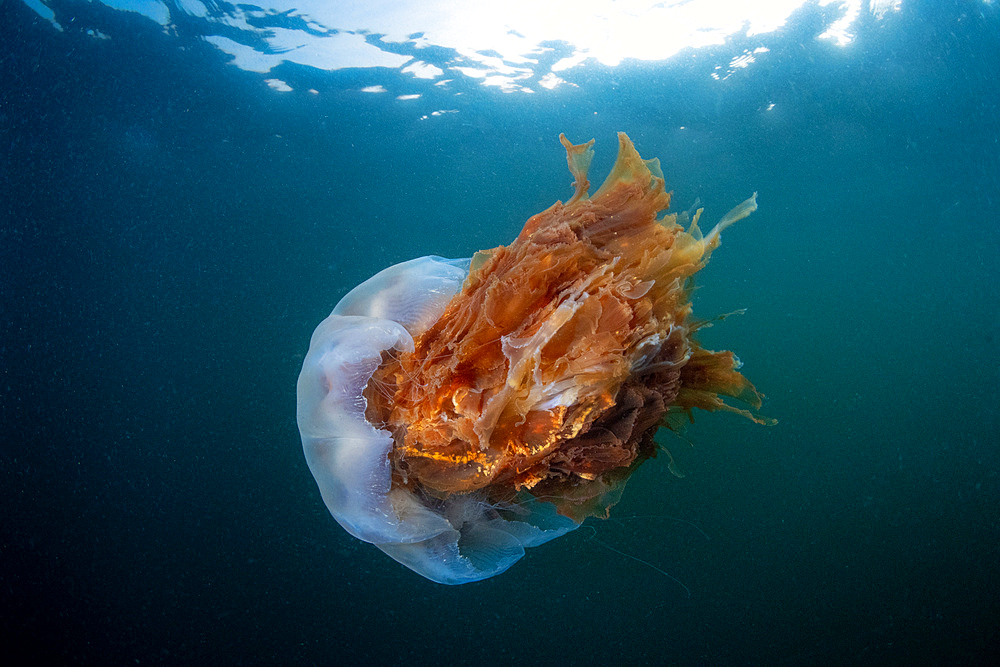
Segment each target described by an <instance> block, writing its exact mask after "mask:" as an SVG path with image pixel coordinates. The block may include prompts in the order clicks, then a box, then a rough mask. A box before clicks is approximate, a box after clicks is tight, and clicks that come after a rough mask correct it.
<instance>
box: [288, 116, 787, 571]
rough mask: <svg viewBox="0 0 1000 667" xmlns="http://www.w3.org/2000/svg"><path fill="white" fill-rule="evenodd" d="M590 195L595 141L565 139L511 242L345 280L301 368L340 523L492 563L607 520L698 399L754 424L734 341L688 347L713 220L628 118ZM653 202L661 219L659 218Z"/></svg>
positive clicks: (435, 552)
mask: <svg viewBox="0 0 1000 667" xmlns="http://www.w3.org/2000/svg"><path fill="white" fill-rule="evenodd" d="M618 139H619V151H618V159H617V161H616V162H615V165H614V168H613V169H612V171H611V174H610V175H609V176H608V178H607V180H606V181H605V182H604V184H603V185H602V186H601V187H600V188H599V189H598V190H597V192H595V193H594V194H593V195H589V194H588V190H589V187H590V183H589V181H588V180H587V171H588V167H589V165H590V161H591V158H592V157H593V149H592V146H593V143H594V142H593V140H591V141H590V142H588V143H586V144H580V145H573V144H571V143H570V142H569V141H568V140H567V139H566V137H565V136H560V141H561V142H562V143H563V145H564V146H565V148H566V153H567V158H568V162H569V169H570V171H571V172H572V174H573V176H574V178H575V179H576V180H575V182H574V186H575V189H576V191H575V193H574V194H573V196H572V197H571V198H570V199H569V201H567V202H566V203H562V202H557V203H555V204H553V205H552V206H551V207H549V208H548V209H547V210H545V211H543V212H541V213H539V214H537V215H535V216H533V217H532V218H530V219H529V220H528V221H527V222H526V223H525V225H524V229H523V230H522V231H521V233H520V234H519V235H518V237H517V238H516V239H514V241H513V242H512V243H511V244H510V245H507V246H501V247H498V248H494V249H492V250H485V251H481V252H478V253H476V255H475V256H474V257H473V258H472V259H471V260H447V259H444V258H441V257H422V258H420V259H415V260H411V261H409V262H404V263H402V264H398V265H396V266H393V267H390V268H388V269H385V270H384V271H382V272H381V273H378V274H377V275H375V276H373V277H372V278H370V279H369V280H367V281H365V282H364V283H362V284H361V285H359V286H358V287H356V288H354V289H353V290H351V291H350V292H349V293H348V294H347V295H346V296H345V297H344V298H343V299H342V300H341V301H340V302H339V303H338V304H337V307H336V308H334V310H333V313H332V314H331V315H330V316H329V317H328V318H326V319H325V320H323V322H322V323H321V324H320V325H319V327H318V328H317V329H316V332H315V333H314V334H313V336H312V341H311V344H310V347H309V352H308V354H307V356H306V358H305V361H304V363H303V365H302V372H301V375H300V376H299V381H298V424H299V430H300V432H301V434H302V445H303V448H304V450H305V455H306V460H307V461H308V463H309V468H310V469H311V470H312V473H313V475H314V477H315V478H316V481H317V483H318V484H319V488H320V492H321V493H322V496H323V500H324V502H325V503H326V505H327V507H328V508H329V510H330V512H331V513H332V514H333V516H334V518H335V519H336V520H337V521H338V522H339V523H340V524H341V525H342V526H343V527H344V528H345V529H346V530H347V531H348V532H349V533H351V534H352V535H354V536H355V537H357V538H359V539H361V540H364V541H366V542H371V543H372V544H374V545H375V546H377V547H378V548H380V549H381V550H382V551H384V552H385V553H387V554H389V555H390V556H392V557H393V558H395V559H396V560H397V561H399V562H400V563H402V564H404V565H406V566H407V567H409V568H411V569H412V570H414V571H415V572H418V573H419V574H422V575H423V576H425V577H427V578H428V579H431V580H433V581H437V582H440V583H445V584H460V583H465V582H470V581H477V580H480V579H485V578H487V577H491V576H493V575H496V574H499V573H501V572H503V571H504V570H506V569H507V568H508V567H510V566H511V565H512V564H513V563H514V562H515V561H517V560H518V559H520V558H521V557H522V556H523V555H524V548H525V547H531V546H536V545H539V544H542V543H543V542H547V541H548V540H551V539H553V538H555V537H558V536H560V535H563V534H565V533H566V532H568V531H570V530H573V529H574V528H576V527H578V526H579V525H580V524H581V522H583V520H584V519H585V518H587V517H588V516H598V517H607V515H608V511H609V509H610V507H611V506H613V505H614V504H615V503H616V502H617V500H618V498H619V497H620V495H621V493H622V490H623V488H624V485H625V483H626V481H627V480H628V478H629V476H630V475H631V474H632V473H633V472H634V471H635V470H636V468H637V467H638V466H639V465H640V464H641V463H642V462H643V461H645V460H646V459H648V458H650V457H652V456H654V455H655V454H656V451H657V446H656V444H655V442H654V439H653V436H654V434H655V433H656V431H657V429H658V428H659V427H660V426H665V427H667V428H677V427H679V426H680V425H681V424H682V422H684V421H686V420H688V419H690V415H691V411H692V409H693V408H701V409H703V410H710V411H713V410H719V409H726V410H731V411H735V412H738V413H740V414H742V415H745V416H747V417H749V418H751V419H753V420H754V421H757V422H760V423H764V422H765V421H767V420H764V419H762V418H760V417H757V416H755V414H754V413H752V412H750V411H749V410H747V409H741V408H737V407H734V406H732V405H730V404H728V403H726V402H724V400H723V397H729V398H732V399H735V400H736V401H739V402H741V403H744V404H746V405H747V406H748V407H750V408H753V409H757V408H759V407H760V404H761V398H762V397H761V395H760V394H759V393H758V392H757V391H756V389H754V387H753V385H752V384H751V383H750V382H749V381H748V380H747V379H746V378H744V377H743V375H741V374H740V373H739V371H738V370H737V369H738V368H739V362H738V361H737V360H736V358H735V357H734V356H733V354H732V353H731V352H725V351H723V352H713V351H710V350H706V349H704V348H702V347H700V346H699V344H698V342H697V341H696V340H695V339H694V336H693V335H694V333H695V331H696V330H697V329H698V327H699V326H701V325H703V324H704V322H703V321H697V320H694V319H692V317H691V302H690V290H691V278H692V276H694V274H695V273H697V272H698V271H699V270H700V269H701V268H702V267H704V266H705V263H706V262H707V261H708V257H709V255H710V254H711V252H712V251H713V250H714V249H715V248H716V247H717V246H718V244H719V233H720V232H722V230H724V229H725V228H726V227H728V226H729V225H731V224H732V223H734V222H736V221H737V220H740V219H741V218H744V217H746V216H747V215H749V214H750V213H751V212H752V211H754V210H755V209H756V208H757V202H756V194H755V195H754V196H753V197H750V199H747V200H746V201H745V202H743V203H742V204H740V205H739V206H737V207H736V208H734V209H733V210H731V211H730V212H729V213H728V214H726V215H725V217H723V218H722V220H721V221H720V222H719V223H718V224H717V225H715V227H713V228H712V230H711V231H710V232H708V233H707V234H702V232H701V231H700V229H699V226H698V220H699V216H700V214H701V210H698V211H697V212H696V213H694V215H693V216H691V217H690V219H687V218H688V216H686V215H684V214H681V216H678V215H674V214H666V213H664V214H662V215H660V214H661V212H663V211H665V210H666V209H667V207H668V205H669V203H670V194H669V193H668V192H666V191H665V190H664V181H663V174H662V172H661V171H660V166H659V161H658V160H643V159H642V158H640V157H639V154H638V153H637V152H636V150H635V148H634V147H633V146H632V142H631V141H629V138H628V137H627V136H625V134H623V133H622V134H619V135H618ZM658 216H659V217H658Z"/></svg>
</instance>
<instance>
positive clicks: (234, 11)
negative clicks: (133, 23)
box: [24, 0, 902, 92]
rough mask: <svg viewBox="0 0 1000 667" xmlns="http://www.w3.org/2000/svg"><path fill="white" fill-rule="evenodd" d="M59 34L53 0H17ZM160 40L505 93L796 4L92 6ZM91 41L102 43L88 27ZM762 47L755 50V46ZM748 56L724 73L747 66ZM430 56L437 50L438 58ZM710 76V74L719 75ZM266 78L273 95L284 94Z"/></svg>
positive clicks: (772, 23)
mask: <svg viewBox="0 0 1000 667" xmlns="http://www.w3.org/2000/svg"><path fill="white" fill-rule="evenodd" d="M24 1H25V2H26V4H28V5H29V6H30V7H31V8H32V9H34V10H35V11H36V12H37V13H38V14H39V15H40V16H42V17H43V18H45V19H47V20H49V21H51V22H52V23H53V25H55V26H56V27H59V23H58V19H59V15H58V11H53V10H58V4H57V2H56V1H55V0H48V1H46V0H24ZM102 4H104V5H106V6H107V7H109V8H111V9H115V10H121V11H128V12H134V13H137V14H140V15H142V16H144V17H146V18H148V19H149V20H151V21H154V22H156V23H158V24H159V25H161V26H163V29H164V30H166V31H167V32H168V33H177V34H187V33H191V32H194V33H195V34H197V35H198V36H199V37H200V38H201V39H203V40H204V41H206V42H207V43H209V44H212V45H213V46H215V47H216V48H218V49H219V50H220V51H223V52H224V53H226V54H228V55H229V56H230V57H231V59H232V60H231V62H232V63H233V65H235V66H236V67H239V68H241V69H244V70H247V71H251V72H259V73H261V74H266V73H268V72H271V70H273V69H274V68H275V67H277V66H278V65H281V64H283V63H294V64H298V65H303V66H307V67H312V68H315V69H318V70H328V71H332V70H339V69H345V68H374V67H384V68H393V69H398V70H400V71H402V72H405V73H408V74H410V75H412V76H413V77H415V78H418V79H426V80H427V81H428V82H429V83H442V82H445V81H448V80H450V79H454V78H457V77H468V78H470V79H473V80H475V81H478V82H479V83H481V84H482V85H484V86H492V87H496V88H497V89H499V90H503V91H505V92H539V90H541V89H553V88H558V87H559V86H561V85H564V84H565V80H564V79H563V76H564V73H565V72H567V71H569V70H572V69H573V68H576V67H580V66H583V65H585V64H587V63H588V62H590V63H600V64H602V65H604V66H608V67H615V66H618V65H620V64H622V63H623V62H625V61H628V60H633V61H663V60H667V59H669V58H671V57H673V56H675V55H676V54H678V53H680V52H681V51H684V50H685V49H700V48H704V47H708V46H713V45H719V44H723V43H725V41H726V40H727V39H729V38H732V37H734V36H745V37H754V36H757V35H764V34H767V33H773V32H775V31H778V30H780V29H781V28H782V27H783V26H784V25H785V24H786V22H787V21H788V20H789V19H790V18H791V17H792V16H793V14H794V13H795V12H796V11H798V10H800V9H801V8H802V7H803V6H804V5H806V4H809V3H807V2H806V0H762V1H760V2H752V3H750V2H745V1H744V0H686V1H685V0H675V1H668V2H653V1H650V0H618V1H613V0H575V1H564V0H557V1H552V2H538V1H537V0H508V1H507V2H505V3H496V2H468V3H456V2H454V0H421V1H419V2H406V1H403V2H401V1H399V0H368V1H367V2H329V1H328V0H263V2H262V3H261V4H259V5H250V4H237V5H226V6H225V8H224V9H223V8H220V7H219V6H218V5H216V4H215V3H206V2H203V1H202V0H176V1H175V2H172V3H169V4H167V3H165V2H162V1H161V0H103V2H102ZM816 4H817V5H818V6H819V7H820V8H823V9H824V14H825V15H826V16H827V17H828V18H829V22H828V25H826V26H825V31H824V32H823V33H822V34H821V35H820V37H821V38H822V39H828V40H831V41H832V42H833V43H835V44H838V45H841V46H846V45H848V44H850V42H851V41H852V39H853V36H854V32H853V30H854V26H855V25H856V23H857V22H858V21H859V20H860V19H861V17H862V16H864V15H865V14H866V13H867V14H871V15H872V16H874V17H875V19H876V20H885V19H886V18H889V17H891V15H892V14H893V13H895V12H897V11H899V9H900V6H901V4H902V0H816ZM93 34H94V36H95V37H102V38H104V37H106V35H104V34H103V33H101V32H99V31H98V30H96V29H95V31H94V33H93ZM764 51H766V49H765V50H764ZM764 51H762V50H761V49H757V50H756V51H748V52H746V53H745V54H743V56H740V57H739V58H737V59H735V60H734V61H733V63H731V64H730V69H735V68H741V67H747V66H749V65H751V64H752V63H753V62H755V60H756V57H757V55H759V54H760V53H762V52H764ZM442 53H445V54H447V56H445V57H444V58H443V59H442V55H441V54H442ZM724 76H725V74H724V73H723V74H720V75H719V76H718V77H717V78H724ZM276 81H278V80H276V79H274V78H273V77H268V84H269V85H270V86H271V88H272V89H274V90H276V91H286V90H290V89H291V88H290V87H289V86H288V85H284V84H283V83H282V82H277V83H274V82H276Z"/></svg>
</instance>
